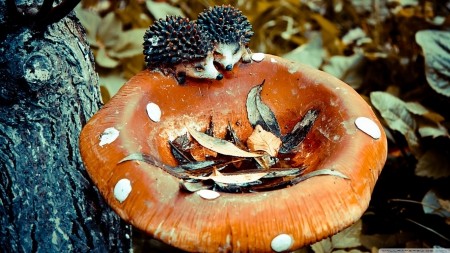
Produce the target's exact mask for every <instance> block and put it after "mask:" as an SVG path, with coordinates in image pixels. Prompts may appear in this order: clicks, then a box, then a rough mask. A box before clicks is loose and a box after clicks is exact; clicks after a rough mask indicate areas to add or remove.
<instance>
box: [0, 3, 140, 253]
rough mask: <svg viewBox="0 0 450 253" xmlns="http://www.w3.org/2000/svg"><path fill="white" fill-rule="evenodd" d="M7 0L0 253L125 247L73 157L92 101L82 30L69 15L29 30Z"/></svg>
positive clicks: (0, 76) (93, 83) (0, 35)
mask: <svg viewBox="0 0 450 253" xmlns="http://www.w3.org/2000/svg"><path fill="white" fill-rule="evenodd" d="M10 2H14V1H10V0H8V1H6V0H0V227H1V228H0V249H1V250H0V251H2V252H15V253H16V252H126V251H130V249H131V226H130V225H127V224H125V223H124V222H123V221H121V219H120V218H119V217H118V216H117V215H116V214H115V213H114V212H113V211H112V210H111V209H110V208H109V207H108V205H107V204H106V203H105V201H104V199H103V198H102V197H101V195H100V194H99V192H98V191H97V189H96V187H94V186H93V184H92V182H91V180H90V178H89V176H88V174H87V173H86V170H85V169H84V167H83V163H82V161H81V158H80V154H79V149H78V136H79V133H80V131H81V128H82V127H83V126H84V125H85V124H86V121H87V120H88V119H89V118H90V117H91V116H92V115H93V114H94V113H95V112H96V111H97V110H98V109H99V107H100V105H101V104H100V90H99V85H98V76H97V74H96V73H95V71H94V61H93V56H92V53H91V51H90V49H89V46H88V44H87V41H86V38H85V31H84V29H83V28H82V26H81V24H80V23H79V22H78V20H77V18H76V17H75V13H74V12H73V11H71V12H70V14H69V15H68V16H67V17H65V18H63V19H61V20H59V21H57V22H55V23H49V24H46V25H44V26H42V25H41V26H39V25H36V24H37V23H38V21H39V20H38V19H29V17H28V16H27V15H26V14H25V15H23V16H21V15H19V14H18V13H17V12H14V10H15V9H17V8H16V6H14V8H11V4H10ZM22 2H23V1H22ZM36 2H38V3H39V2H42V1H36ZM44 2H45V1H44ZM56 2H57V3H60V2H61V1H56ZM7 3H8V5H7ZM28 13H32V11H28Z"/></svg>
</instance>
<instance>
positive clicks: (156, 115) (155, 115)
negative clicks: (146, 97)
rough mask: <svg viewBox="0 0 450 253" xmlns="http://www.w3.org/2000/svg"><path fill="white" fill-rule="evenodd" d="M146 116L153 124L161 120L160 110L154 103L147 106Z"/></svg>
mask: <svg viewBox="0 0 450 253" xmlns="http://www.w3.org/2000/svg"><path fill="white" fill-rule="evenodd" d="M147 114H148V116H149V117H150V119H151V120H153V121H154V122H159V121H160V120H161V109H160V108H159V106H158V105H157V104H155V103H149V104H148V105H147Z"/></svg>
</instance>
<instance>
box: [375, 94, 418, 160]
mask: <svg viewBox="0 0 450 253" xmlns="http://www.w3.org/2000/svg"><path fill="white" fill-rule="evenodd" d="M370 101H371V102H372V104H373V106H375V108H377V110H378V111H379V112H380V113H381V116H383V118H384V119H385V120H386V122H387V123H388V125H389V127H390V128H391V129H392V130H397V131H399V132H400V133H402V134H403V135H404V136H405V138H406V140H407V142H408V146H409V148H410V149H411V151H412V152H413V154H414V156H416V158H418V157H420V155H421V150H420V142H419V138H418V136H417V135H416V130H417V122H416V121H415V120H414V118H413V117H412V115H411V114H410V112H409V111H408V109H407V107H406V103H405V102H403V101H402V100H401V99H399V98H397V97H395V96H393V95H391V94H389V93H387V92H382V91H375V92H372V93H370Z"/></svg>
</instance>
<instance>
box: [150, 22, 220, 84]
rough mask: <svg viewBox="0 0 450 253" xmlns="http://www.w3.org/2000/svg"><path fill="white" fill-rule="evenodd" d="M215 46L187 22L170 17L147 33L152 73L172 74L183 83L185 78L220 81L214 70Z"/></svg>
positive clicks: (156, 24) (197, 27)
mask: <svg viewBox="0 0 450 253" xmlns="http://www.w3.org/2000/svg"><path fill="white" fill-rule="evenodd" d="M213 51H214V50H213V44H212V41H211V38H209V34H208V33H206V32H204V31H202V27H201V26H199V25H197V24H196V23H195V22H192V21H189V19H188V18H182V17H179V16H167V17H166V20H163V19H160V20H159V21H156V22H155V23H154V24H153V25H152V26H150V28H149V29H148V30H147V31H146V32H145V35H144V55H145V62H146V63H147V66H148V67H149V68H150V69H159V70H161V71H162V72H163V73H164V74H166V75H167V74H169V73H173V74H174V75H175V79H176V80H177V81H178V82H179V83H180V84H182V83H184V82H185V81H186V77H193V78H210V79H217V80H221V79H222V78H223V75H222V74H220V73H219V72H218V71H217V69H216V68H215V67H214V56H213Z"/></svg>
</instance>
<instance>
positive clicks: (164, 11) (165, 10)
mask: <svg viewBox="0 0 450 253" xmlns="http://www.w3.org/2000/svg"><path fill="white" fill-rule="evenodd" d="M145 4H146V5H147V9H148V10H149V11H150V13H151V14H152V15H153V17H154V18H155V20H159V19H160V18H162V19H165V18H166V16H167V15H169V16H170V15H175V16H181V17H184V14H183V12H182V11H181V10H180V9H179V8H177V7H174V6H172V5H170V4H168V3H166V2H159V1H152V0H146V1H145Z"/></svg>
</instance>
